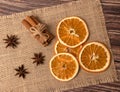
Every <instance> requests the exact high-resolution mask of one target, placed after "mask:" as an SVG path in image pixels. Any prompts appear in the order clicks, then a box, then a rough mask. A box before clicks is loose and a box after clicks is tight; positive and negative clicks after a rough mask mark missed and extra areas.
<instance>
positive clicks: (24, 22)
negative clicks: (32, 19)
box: [22, 19, 32, 30]
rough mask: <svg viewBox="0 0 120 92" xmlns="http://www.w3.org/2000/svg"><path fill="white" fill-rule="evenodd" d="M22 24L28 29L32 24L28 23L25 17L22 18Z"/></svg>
mask: <svg viewBox="0 0 120 92" xmlns="http://www.w3.org/2000/svg"><path fill="white" fill-rule="evenodd" d="M22 24H23V25H24V26H25V27H26V28H27V29H28V30H29V29H30V27H32V25H31V24H30V23H28V22H27V21H26V20H25V19H23V20H22Z"/></svg>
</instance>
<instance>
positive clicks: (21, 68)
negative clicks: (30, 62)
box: [15, 64, 29, 78]
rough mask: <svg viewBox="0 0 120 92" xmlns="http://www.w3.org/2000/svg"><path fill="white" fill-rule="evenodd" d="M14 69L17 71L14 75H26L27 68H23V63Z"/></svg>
mask: <svg viewBox="0 0 120 92" xmlns="http://www.w3.org/2000/svg"><path fill="white" fill-rule="evenodd" d="M15 70H16V71H17V73H16V74H15V76H17V75H18V76H19V77H23V78H25V77H26V74H28V73H29V72H28V71H27V69H25V67H24V65H23V64H22V65H21V66H19V67H18V68H15Z"/></svg>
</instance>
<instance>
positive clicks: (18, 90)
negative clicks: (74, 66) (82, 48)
mask: <svg viewBox="0 0 120 92" xmlns="http://www.w3.org/2000/svg"><path fill="white" fill-rule="evenodd" d="M26 15H34V16H36V17H38V19H40V20H41V21H42V22H43V23H46V24H47V25H48V28H49V30H50V32H51V33H53V34H54V35H55V39H54V40H53V41H52V43H51V44H50V45H49V46H48V47H43V46H42V45H41V44H40V43H38V42H37V41H36V40H35V39H34V38H33V37H32V36H31V34H30V33H29V32H28V31H27V30H26V28H25V27H24V26H23V25H22V24H21V21H22V19H23V18H25V16H26ZM68 16H79V17H81V18H82V19H84V20H85V21H86V23H87V25H88V29H89V31H90V37H89V39H88V42H90V41H99V42H103V43H104V44H106V45H107V46H108V48H110V50H111V47H110V43H109V39H108V35H107V31H106V27H105V21H104V17H103V13H102V8H101V3H100V1H99V0H78V1H73V2H70V3H67V4H62V5H57V6H52V7H46V8H41V9H36V10H32V11H27V12H23V13H18V14H13V15H9V16H2V17H0V92H59V91H62V90H67V89H72V88H77V87H83V86H88V85H94V84H99V83H107V82H113V81H115V80H117V75H116V71H115V67H114V60H113V57H112V59H111V65H110V67H109V68H108V69H107V70H106V71H105V72H102V73H97V74H94V73H88V72H86V71H84V70H82V69H80V71H79V73H78V75H77V76H76V77H75V78H74V79H73V80H71V81H69V82H60V81H58V80H56V79H55V78H54V77H53V76H52V75H51V73H50V70H49V61H50V59H51V57H52V56H53V55H54V44H55V42H56V40H57V37H56V26H57V24H58V22H59V21H60V20H61V19H63V18H65V17H68ZM7 34H8V35H9V34H16V35H18V37H19V38H20V45H18V48H16V49H12V48H7V49H6V48H5V45H6V44H4V41H3V39H4V38H6V35H7ZM39 52H42V53H43V54H44V55H45V56H46V58H45V64H43V65H40V66H38V67H36V65H35V64H32V62H33V60H32V59H31V58H32V57H33V54H34V53H39ZM21 64H24V65H25V67H26V68H27V69H28V71H29V72H30V74H28V75H26V79H22V78H19V77H18V76H14V75H15V73H16V71H15V70H14V68H16V67H17V66H19V65H21Z"/></svg>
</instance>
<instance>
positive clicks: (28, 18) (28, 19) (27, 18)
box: [25, 16, 37, 26]
mask: <svg viewBox="0 0 120 92" xmlns="http://www.w3.org/2000/svg"><path fill="white" fill-rule="evenodd" d="M25 20H26V21H27V22H29V23H30V24H31V25H32V26H35V25H37V23H36V22H35V21H34V20H33V19H32V18H31V17H30V16H27V17H26V19H25Z"/></svg>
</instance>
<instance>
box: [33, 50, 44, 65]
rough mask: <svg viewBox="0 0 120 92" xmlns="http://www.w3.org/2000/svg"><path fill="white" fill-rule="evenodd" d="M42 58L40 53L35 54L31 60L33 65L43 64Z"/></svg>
mask: <svg viewBox="0 0 120 92" xmlns="http://www.w3.org/2000/svg"><path fill="white" fill-rule="evenodd" d="M44 58H45V56H43V55H42V53H41V52H40V53H35V54H34V57H33V58H32V59H33V60H34V61H33V63H36V65H37V66H38V65H39V64H43V63H44V62H43V61H44Z"/></svg>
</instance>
